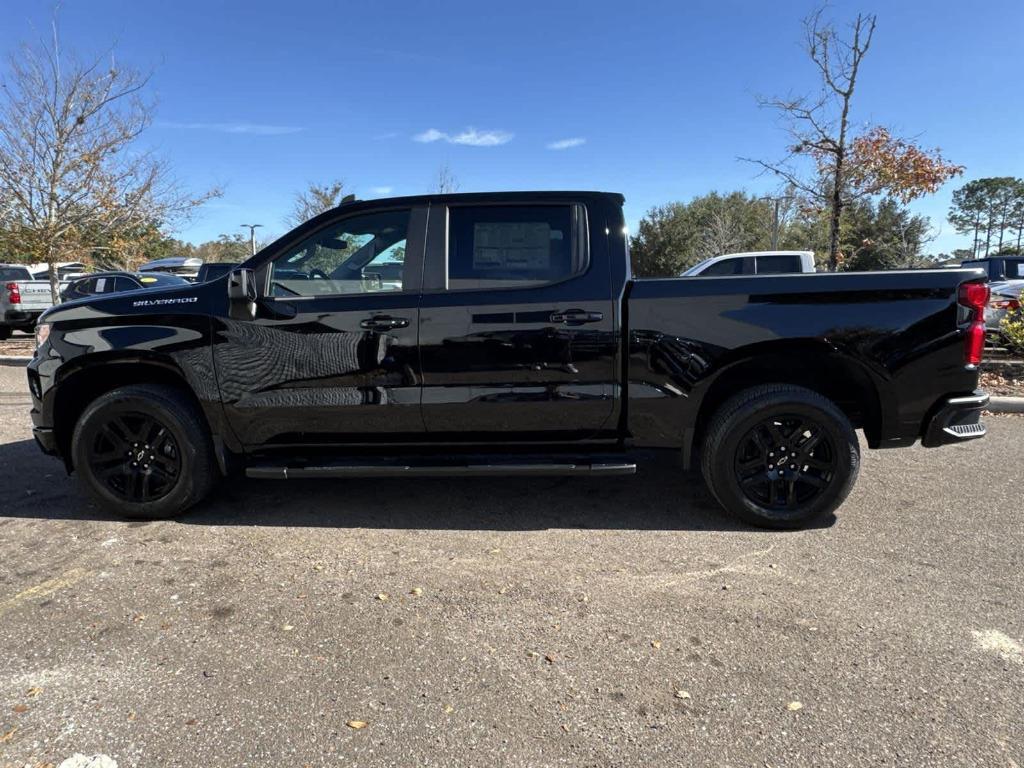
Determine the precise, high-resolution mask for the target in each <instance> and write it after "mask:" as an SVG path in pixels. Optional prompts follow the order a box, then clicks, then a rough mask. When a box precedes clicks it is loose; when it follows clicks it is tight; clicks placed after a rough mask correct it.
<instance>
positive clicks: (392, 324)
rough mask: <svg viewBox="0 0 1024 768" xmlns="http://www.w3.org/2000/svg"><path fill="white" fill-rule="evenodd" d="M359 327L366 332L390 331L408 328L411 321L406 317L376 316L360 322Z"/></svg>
mask: <svg viewBox="0 0 1024 768" xmlns="http://www.w3.org/2000/svg"><path fill="white" fill-rule="evenodd" d="M359 327H360V328H362V329H363V330H366V331H390V330H392V329H394V328H408V327H409V321H408V319H406V318H404V317H391V315H374V316H373V317H368V318H366V319H365V320H361V321H360V322H359Z"/></svg>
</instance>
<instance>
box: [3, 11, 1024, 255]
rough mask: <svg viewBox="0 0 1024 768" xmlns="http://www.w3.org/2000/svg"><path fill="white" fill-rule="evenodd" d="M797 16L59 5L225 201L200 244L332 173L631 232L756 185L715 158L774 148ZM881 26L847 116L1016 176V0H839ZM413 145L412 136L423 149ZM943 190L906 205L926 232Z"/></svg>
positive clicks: (807, 68)
mask: <svg viewBox="0 0 1024 768" xmlns="http://www.w3.org/2000/svg"><path fill="white" fill-rule="evenodd" d="M814 7H815V4H814V3H813V2H789V1H788V0H776V1H775V2H771V3H765V2H749V3H748V2H731V1H730V0H716V1H715V2H704V1H703V0H698V1H696V2H694V1H690V0H688V1H687V2H679V1H678V0H677V1H676V2H630V3H622V2H614V3H613V2H605V1H604V0H590V1H589V2H557V1H556V0H546V2H534V1H533V0H517V2H510V3H492V4H488V5H485V6H481V5H480V4H479V3H478V2H461V1H460V2H444V1H435V2H412V1H409V2H383V1H382V0H377V1H371V0H366V1H365V2H324V1H313V0H290V1H289V2H280V0H275V2H259V1H258V0H250V1H249V2H216V0H204V1H203V2H193V1H192V0H170V1H168V2H162V3H156V2H148V1H147V2H139V1H138V0H136V1H135V2H122V1H120V0H90V1H89V2H84V0H77V1H75V0H68V1H67V2H65V4H64V7H63V9H62V11H61V15H60V20H61V30H62V38H63V44H64V46H65V47H66V48H71V49H75V50H77V51H79V52H83V53H92V52H96V51H99V50H102V49H104V48H106V47H108V46H109V45H110V44H112V43H113V44H115V45H116V51H117V56H118V58H119V59H120V60H122V61H124V62H126V63H130V64H132V65H133V66H136V67H138V68H141V69H152V70H153V79H152V89H153V91H154V92H155V95H156V96H157V98H158V101H159V105H158V112H157V122H156V124H155V125H154V126H153V128H152V129H151V130H150V132H149V135H148V136H147V137H146V141H147V142H148V143H150V144H152V145H153V146H154V147H156V148H157V149H158V150H159V151H160V152H162V153H163V155H164V156H166V157H167V158H168V159H169V160H170V161H171V163H172V164H173V167H174V169H175V173H176V175H177V177H178V178H179V180H180V181H181V182H182V183H183V184H184V185H186V186H187V187H189V188H193V189H196V190H201V189H205V188H208V187H211V186H214V185H220V186H222V187H223V188H224V190H225V194H224V196H223V197H222V198H221V199H219V200H217V201H214V202H213V203H211V204H209V205H207V206H206V207H205V208H204V209H203V211H202V212H201V213H200V214H199V215H198V216H196V218H195V219H194V220H193V221H192V222H190V223H189V224H187V225H184V226H183V227H182V228H181V229H180V232H179V234H180V236H182V237H184V238H185V239H188V240H192V241H195V242H199V241H202V240H205V239H210V238H213V237H215V236H216V235H217V234H219V233H221V232H240V231H241V230H240V229H239V228H238V224H240V223H242V222H253V221H256V222H260V223H262V224H263V225H264V226H265V230H264V231H265V232H267V233H269V234H281V233H282V232H284V231H285V230H286V229H287V227H286V226H285V224H284V217H285V216H286V214H287V213H288V212H289V210H290V208H291V201H292V197H293V195H294V193H295V191H296V190H298V189H300V188H301V187H303V186H304V185H305V184H306V183H307V182H310V181H328V180H330V179H332V178H342V179H344V180H345V181H346V184H347V185H348V186H349V187H350V188H351V190H352V191H353V192H355V193H356V194H357V195H358V196H359V197H375V196H381V195H387V194H395V195H398V194H418V193H422V192H427V191H430V188H431V185H432V183H433V180H434V178H435V177H436V175H437V171H438V168H439V166H440V165H441V164H443V163H447V164H448V166H449V167H450V169H451V171H452V172H453V173H454V174H455V176H456V177H457V179H458V181H459V184H460V189H461V191H483V190H499V189H554V188H563V189H564V188H588V189H606V190H615V191H620V192H623V193H624V194H625V195H626V198H627V218H628V219H629V220H630V221H631V222H636V220H638V219H639V218H640V217H641V216H642V215H643V213H644V212H645V211H646V210H647V209H648V208H650V207H651V206H653V205H657V204H662V203H665V202H668V201H670V200H680V199H688V198H690V197H692V196H693V195H697V194H701V193H704V192H706V191H709V190H712V189H717V190H732V189H737V188H745V189H747V190H749V191H752V192H758V193H761V192H770V191H772V190H773V189H775V187H776V182H775V181H774V180H773V179H771V178H767V177H763V176H761V177H759V176H758V174H757V171H756V169H755V168H754V167H752V166H750V165H749V164H746V163H743V162H740V161H738V160H737V157H740V156H752V157H762V158H769V159H770V158H774V157H777V156H781V154H782V153H783V152H784V147H785V135H784V133H783V132H782V130H781V128H780V125H779V123H778V120H777V119H776V118H775V117H774V116H773V115H772V114H771V113H769V112H766V111H762V110H759V109H758V108H757V106H756V103H755V102H756V96H757V95H758V94H764V95H772V94H785V93H787V92H794V93H800V92H804V91H806V90H808V89H810V88H812V87H813V86H814V84H815V83H814V73H813V71H812V68H811V65H810V64H809V62H807V61H806V60H805V58H804V56H803V54H802V52H801V50H800V47H799V40H800V30H801V27H800V20H801V19H802V18H803V17H804V16H805V15H806V14H807V13H808V12H810V11H811V10H812V9H813V8H814ZM858 9H862V10H867V11H870V10H874V11H876V12H877V13H878V14H879V27H878V31H877V33H876V37H875V42H874V46H873V49H872V51H871V52H870V53H869V55H868V58H867V59H866V64H865V68H864V71H863V73H862V78H861V81H860V83H859V90H860V94H859V96H858V97H857V101H856V104H855V114H854V115H853V118H854V120H855V122H857V123H858V124H863V123H867V122H878V123H883V124H886V125H888V126H890V127H891V128H893V129H895V131H897V132H898V133H901V134H903V135H907V136H913V137H917V138H918V139H919V140H920V141H921V142H922V143H923V144H925V145H928V146H939V147H941V148H942V150H943V152H944V154H945V155H946V156H947V157H948V158H949V159H951V160H953V161H954V162H957V163H960V164H962V165H965V166H967V172H966V175H965V179H970V178H977V177H980V176H990V175H1024V140H1022V139H1021V136H1022V126H1024V56H1022V55H1021V53H1020V45H1021V40H1020V33H1021V30H1022V29H1024V4H1022V3H1020V2H1013V1H1011V0H993V1H992V2H986V3H984V4H982V5H977V4H971V3H962V2H952V0H930V1H929V2H927V3H926V2H916V3H911V2H892V1H889V2H885V3H877V5H876V6H875V7H874V8H872V7H871V6H869V5H854V4H852V3H848V2H835V3H833V4H832V5H831V10H830V13H831V15H832V16H833V17H835V18H836V19H837V20H846V19H849V18H850V17H852V16H853V15H855V13H856V11H857V10H858ZM50 10H51V6H50V4H48V3H43V2H38V1H37V0H5V3H4V13H3V15H4V23H3V25H2V26H0V49H2V50H3V51H4V52H11V51H14V50H16V48H17V45H18V44H19V42H21V41H24V40H30V39H33V38H35V37H37V36H38V35H39V34H40V33H45V30H46V28H47V24H48V20H49V17H50ZM428 139H429V140H428ZM960 183H962V180H961V181H954V182H952V183H950V184H949V185H947V186H946V187H945V188H944V189H943V190H942V191H941V192H940V193H939V194H937V195H934V196H932V197H930V198H927V199H925V200H922V201H919V202H917V203H915V204H914V206H913V207H914V208H915V210H917V211H919V212H922V213H925V214H927V215H929V216H931V218H932V221H933V224H936V225H940V226H941V234H940V235H939V237H938V238H937V239H936V241H935V242H934V243H933V244H932V247H931V248H932V250H949V249H951V248H954V247H959V246H962V245H965V244H966V240H965V239H964V238H961V237H959V236H957V235H956V234H955V233H953V232H952V230H951V229H950V227H949V225H948V224H946V223H945V214H946V211H947V210H948V206H949V197H950V194H951V193H952V190H953V189H955V188H956V187H957V186H958V185H959V184H960Z"/></svg>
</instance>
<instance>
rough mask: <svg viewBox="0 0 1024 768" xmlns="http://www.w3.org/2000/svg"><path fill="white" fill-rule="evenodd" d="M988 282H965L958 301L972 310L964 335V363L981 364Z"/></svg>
mask: <svg viewBox="0 0 1024 768" xmlns="http://www.w3.org/2000/svg"><path fill="white" fill-rule="evenodd" d="M988 296H989V293H988V283H963V284H961V285H960V291H959V293H958V294H957V303H958V304H959V305H960V306H961V307H965V308H967V309H969V310H970V314H969V320H968V322H969V323H970V325H968V326H967V332H966V334H965V335H964V363H965V364H966V365H979V364H980V363H981V356H982V353H983V352H984V351H985V307H986V306H987V305H988Z"/></svg>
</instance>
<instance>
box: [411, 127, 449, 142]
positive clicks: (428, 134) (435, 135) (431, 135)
mask: <svg viewBox="0 0 1024 768" xmlns="http://www.w3.org/2000/svg"><path fill="white" fill-rule="evenodd" d="M441 139H445V140H447V139H448V134H447V133H441V131H439V130H437V128H428V129H427V130H425V131H424V132H423V133H417V134H416V135H415V136H413V137H412V140H413V141H418V142H420V143H421V144H430V143H431V142H434V141H440V140H441Z"/></svg>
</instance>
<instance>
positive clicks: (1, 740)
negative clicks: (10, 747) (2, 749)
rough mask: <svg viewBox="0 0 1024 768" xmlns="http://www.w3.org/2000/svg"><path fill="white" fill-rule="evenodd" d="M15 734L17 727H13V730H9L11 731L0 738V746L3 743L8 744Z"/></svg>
mask: <svg viewBox="0 0 1024 768" xmlns="http://www.w3.org/2000/svg"><path fill="white" fill-rule="evenodd" d="M17 732H18V727H17V726H15V727H14V728H11V730H9V731H8V732H7V733H5V734H4V735H3V736H0V744H4V743H5V742H8V741H10V740H11V739H13V738H14V734H16V733H17Z"/></svg>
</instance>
